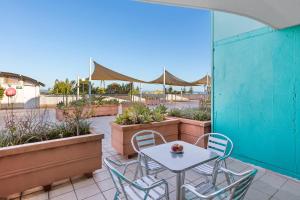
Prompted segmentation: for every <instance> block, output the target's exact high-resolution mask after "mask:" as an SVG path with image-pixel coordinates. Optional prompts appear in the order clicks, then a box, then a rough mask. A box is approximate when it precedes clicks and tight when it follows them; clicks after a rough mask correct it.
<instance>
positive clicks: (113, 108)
mask: <svg viewBox="0 0 300 200" xmlns="http://www.w3.org/2000/svg"><path fill="white" fill-rule="evenodd" d="M118 106H119V105H117V104H112V105H101V106H96V105H92V106H85V107H84V108H83V116H82V117H84V116H87V115H90V116H91V117H99V116H110V115H117V114H118ZM74 110H75V109H74V108H68V109H66V110H65V112H67V113H68V114H70V115H72V113H74ZM56 119H57V120H59V121H62V120H64V119H65V113H64V110H63V109H59V108H56Z"/></svg>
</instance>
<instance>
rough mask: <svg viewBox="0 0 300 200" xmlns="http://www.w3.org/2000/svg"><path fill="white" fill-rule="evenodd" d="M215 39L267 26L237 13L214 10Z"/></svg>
mask: <svg viewBox="0 0 300 200" xmlns="http://www.w3.org/2000/svg"><path fill="white" fill-rule="evenodd" d="M213 26H214V41H218V40H222V39H225V38H228V37H231V36H235V35H239V34H241V33H245V32H249V31H252V30H255V29H259V28H263V27H266V25H265V24H262V23H260V22H258V21H255V20H253V19H250V18H247V17H242V16H239V15H235V14H230V13H225V12H219V11H214V21H213Z"/></svg>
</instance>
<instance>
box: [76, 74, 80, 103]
mask: <svg viewBox="0 0 300 200" xmlns="http://www.w3.org/2000/svg"><path fill="white" fill-rule="evenodd" d="M79 87H80V79H79V76H77V85H76V89H77V93H76V100H78V99H79Z"/></svg>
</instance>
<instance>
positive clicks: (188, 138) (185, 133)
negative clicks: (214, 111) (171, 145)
mask: <svg viewBox="0 0 300 200" xmlns="http://www.w3.org/2000/svg"><path fill="white" fill-rule="evenodd" d="M168 116H169V118H170V119H178V120H179V121H180V123H179V139H180V140H183V141H185V142H188V143H191V144H194V143H195V142H196V141H197V139H198V138H199V137H200V136H202V135H203V134H205V133H209V132H210V131H211V122H210V111H209V110H207V109H199V108H183V109H177V108H175V109H171V110H170V111H169V112H168ZM206 142H207V141H205V140H204V142H202V143H201V144H200V146H202V147H203V146H204V145H206V144H204V143H206Z"/></svg>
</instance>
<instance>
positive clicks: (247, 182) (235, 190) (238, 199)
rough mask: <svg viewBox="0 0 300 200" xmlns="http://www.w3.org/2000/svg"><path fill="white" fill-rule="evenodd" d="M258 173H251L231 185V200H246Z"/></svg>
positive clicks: (254, 171) (253, 171) (255, 171)
mask: <svg viewBox="0 0 300 200" xmlns="http://www.w3.org/2000/svg"><path fill="white" fill-rule="evenodd" d="M256 173H257V170H256V169H255V170H252V171H249V173H248V174H247V175H245V176H244V177H243V178H241V179H239V180H238V181H236V182H234V183H232V184H230V185H229V186H231V187H230V196H229V198H228V199H229V200H242V199H244V197H245V195H246V193H247V191H248V189H249V187H250V186H251V183H252V181H253V179H254V177H255V175H256Z"/></svg>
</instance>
